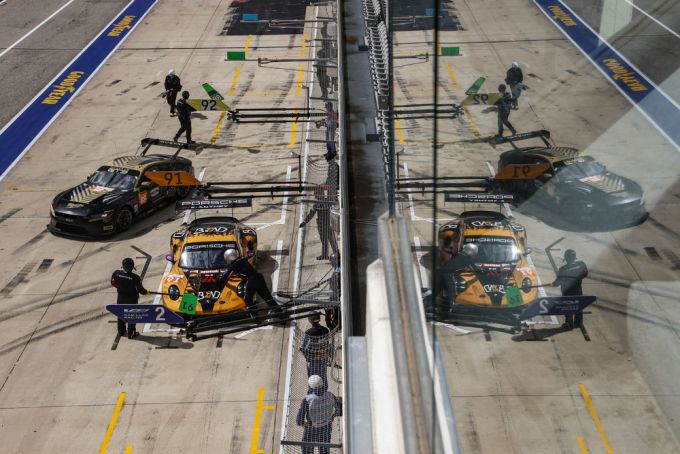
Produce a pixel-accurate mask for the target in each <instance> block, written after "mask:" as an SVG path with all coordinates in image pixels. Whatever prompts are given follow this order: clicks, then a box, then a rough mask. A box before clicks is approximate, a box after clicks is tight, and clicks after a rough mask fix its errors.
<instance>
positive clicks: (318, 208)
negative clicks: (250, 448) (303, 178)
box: [300, 157, 338, 260]
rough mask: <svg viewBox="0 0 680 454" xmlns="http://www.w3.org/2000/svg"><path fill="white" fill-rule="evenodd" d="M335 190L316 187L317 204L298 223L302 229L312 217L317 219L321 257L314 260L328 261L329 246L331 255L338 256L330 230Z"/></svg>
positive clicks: (333, 236)
mask: <svg viewBox="0 0 680 454" xmlns="http://www.w3.org/2000/svg"><path fill="white" fill-rule="evenodd" d="M327 159H328V157H327ZM330 169H331V167H329V177H332V175H330ZM337 189H338V188H337V187H336V188H328V186H326V187H325V188H324V186H323V185H319V186H317V188H316V189H315V190H314V193H315V196H316V200H317V203H314V205H313V206H312V209H311V210H309V213H307V216H305V218H304V219H303V221H302V223H300V228H302V227H304V226H306V225H307V223H308V222H309V221H311V220H312V218H314V216H316V217H317V218H316V228H317V231H318V232H319V238H320V239H321V255H320V256H318V257H317V258H316V259H317V260H328V259H329V258H330V255H329V254H328V245H329V244H330V246H331V249H332V251H333V254H338V242H337V240H336V238H335V233H334V232H333V230H332V229H331V206H332V205H334V202H333V200H334V199H335V197H334V194H333V193H335V192H337ZM324 191H328V192H329V193H331V195H329V196H327V195H325V194H324Z"/></svg>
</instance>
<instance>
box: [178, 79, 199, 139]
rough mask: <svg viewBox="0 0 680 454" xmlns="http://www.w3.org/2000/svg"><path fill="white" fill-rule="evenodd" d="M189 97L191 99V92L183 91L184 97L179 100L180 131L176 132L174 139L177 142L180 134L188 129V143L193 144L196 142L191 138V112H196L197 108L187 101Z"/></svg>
mask: <svg viewBox="0 0 680 454" xmlns="http://www.w3.org/2000/svg"><path fill="white" fill-rule="evenodd" d="M187 99H189V92H188V91H183V92H182V99H180V100H179V101H177V118H178V119H179V131H177V134H175V138H174V139H173V140H174V141H175V142H177V141H178V140H179V136H181V135H182V133H183V132H184V131H186V132H187V145H191V144H192V143H196V142H194V141H193V140H191V112H195V111H196V109H194V108H193V107H191V106H190V105H189V103H187Z"/></svg>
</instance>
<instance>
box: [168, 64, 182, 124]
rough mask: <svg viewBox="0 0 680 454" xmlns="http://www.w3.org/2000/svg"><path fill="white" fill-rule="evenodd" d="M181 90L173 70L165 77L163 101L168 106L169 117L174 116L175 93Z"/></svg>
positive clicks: (177, 77)
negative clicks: (165, 101)
mask: <svg viewBox="0 0 680 454" xmlns="http://www.w3.org/2000/svg"><path fill="white" fill-rule="evenodd" d="M181 89H182V84H181V83H180V80H179V76H178V75H177V74H176V73H175V70H174V69H171V70H170V71H168V75H167V76H165V99H166V100H167V101H168V104H170V116H171V117H174V116H175V102H177V93H179V91H180V90H181Z"/></svg>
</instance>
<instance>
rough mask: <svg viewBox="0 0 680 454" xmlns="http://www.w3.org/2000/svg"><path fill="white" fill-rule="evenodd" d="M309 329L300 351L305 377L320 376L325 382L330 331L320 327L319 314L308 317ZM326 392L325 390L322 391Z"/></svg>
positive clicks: (329, 348)
mask: <svg viewBox="0 0 680 454" xmlns="http://www.w3.org/2000/svg"><path fill="white" fill-rule="evenodd" d="M309 323H311V324H312V326H311V327H310V328H308V329H307V331H305V337H304V338H303V340H302V346H301V347H300V351H301V352H302V354H303V355H305V359H306V360H307V377H311V376H312V375H318V376H320V377H321V378H322V379H323V381H324V383H326V382H327V373H326V372H327V368H328V360H329V358H330V353H331V344H330V331H329V330H328V328H326V327H325V326H321V314H319V313H318V312H315V313H313V314H312V315H310V316H309ZM323 391H326V389H323Z"/></svg>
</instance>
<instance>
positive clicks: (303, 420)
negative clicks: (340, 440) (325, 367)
mask: <svg viewBox="0 0 680 454" xmlns="http://www.w3.org/2000/svg"><path fill="white" fill-rule="evenodd" d="M307 384H308V385H309V393H308V394H307V396H305V398H304V399H303V400H302V402H301V403H300V409H299V410H298V412H297V417H296V418H295V422H296V423H297V425H298V426H304V428H305V430H304V432H303V434H302V442H303V443H305V445H304V446H303V447H302V454H314V449H315V448H316V447H318V448H319V454H328V453H329V452H330V449H329V448H328V446H323V445H327V444H329V443H330V442H331V433H332V432H333V419H334V418H335V417H336V416H342V400H341V399H339V398H338V397H336V396H335V395H334V394H333V393H332V392H330V391H326V389H327V385H326V383H325V382H324V380H323V378H321V377H320V376H318V375H312V376H311V377H309V379H308V380H307Z"/></svg>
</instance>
